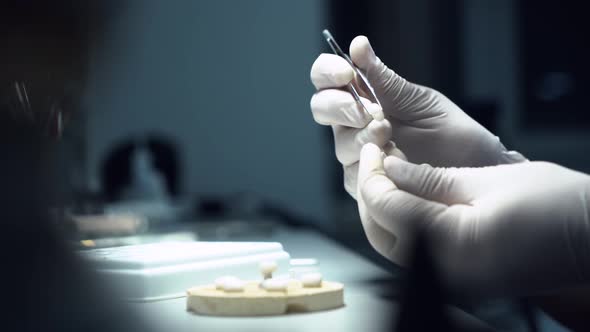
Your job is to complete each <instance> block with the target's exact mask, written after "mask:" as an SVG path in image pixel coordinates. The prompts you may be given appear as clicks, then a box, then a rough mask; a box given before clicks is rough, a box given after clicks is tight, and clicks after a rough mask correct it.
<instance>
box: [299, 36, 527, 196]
mask: <svg viewBox="0 0 590 332" xmlns="http://www.w3.org/2000/svg"><path fill="white" fill-rule="evenodd" d="M350 56H351V58H352V60H353V62H354V63H355V64H356V65H357V67H358V68H359V69H360V70H361V71H363V72H364V73H365V75H366V76H367V79H368V80H369V81H370V83H371V85H372V86H373V88H374V89H375V92H376V94H377V97H378V98H379V100H380V102H381V104H382V106H383V108H384V110H383V111H384V113H385V117H386V119H387V120H388V121H389V123H387V124H386V123H385V122H382V123H381V124H377V123H375V121H371V120H372V118H371V116H370V115H369V114H366V113H365V112H364V111H363V110H362V109H361V108H360V107H359V106H358V105H357V103H355V101H354V99H353V97H352V95H351V94H350V93H348V91H347V90H346V88H345V86H346V85H347V84H348V83H349V82H350V81H351V80H353V78H354V72H353V70H352V68H351V67H350V65H349V64H348V63H347V62H346V61H345V60H344V59H342V58H341V57H339V56H337V55H333V54H321V55H320V56H319V57H318V58H317V59H316V61H315V62H314V64H313V66H312V68H311V75H310V76H311V81H312V82H313V84H314V85H315V87H316V88H317V89H318V90H319V91H318V92H317V93H316V94H314V95H313V97H312V98H311V103H310V104H311V110H312V113H313V116H314V119H315V121H316V122H318V123H319V124H323V125H331V126H333V128H334V138H335V145H336V156H337V157H338V160H339V161H340V162H341V163H342V164H343V166H344V171H345V188H346V189H347V191H348V192H349V193H350V194H351V195H352V196H353V197H354V195H355V193H356V175H357V170H358V165H357V162H358V156H359V152H360V149H361V147H362V145H363V143H367V142H372V143H375V144H377V145H378V146H380V147H384V151H385V153H386V154H388V155H397V156H400V157H402V158H403V154H402V153H401V152H400V150H399V149H401V151H403V153H404V154H405V156H407V159H408V160H409V161H411V162H414V163H428V164H430V165H433V166H441V167H448V166H461V167H465V166H488V165H498V164H505V163H514V162H520V161H524V160H526V159H525V158H524V157H523V156H522V155H520V154H519V153H517V152H514V151H507V150H506V148H505V147H504V146H503V145H502V143H500V140H499V139H498V137H496V136H494V135H493V134H491V133H490V132H489V131H488V130H486V129H485V128H484V127H482V126H481V125H480V124H479V123H477V122H476V121H474V120H473V119H471V118H470V117H469V116H468V115H467V114H465V113H464V112H463V111H462V110H461V109H460V108H459V107H457V105H455V104H454V103H453V102H451V101H450V100H449V99H448V98H446V97H445V96H444V95H442V94H441V93H439V92H438V91H435V90H433V89H430V88H427V87H424V86H421V85H417V84H413V83H410V82H408V81H406V80H405V79H403V78H402V77H400V76H399V75H397V74H396V73H395V72H394V71H392V70H390V69H388V68H387V66H385V64H383V63H382V62H381V60H379V58H378V57H376V56H375V53H374V52H373V49H372V48H371V45H370V44H369V41H368V39H367V38H366V37H364V36H358V37H356V38H355V39H354V40H353V41H352V43H351V44H350ZM363 103H364V104H365V105H366V107H378V105H376V104H373V105H371V103H370V102H369V100H367V99H364V100H363ZM382 127H387V128H382ZM386 135H390V136H388V137H386ZM359 136H360V137H359ZM388 141H393V142H395V144H396V145H397V147H399V149H397V150H396V149H395V145H394V144H393V143H387V142H388ZM385 144H387V145H385Z"/></svg>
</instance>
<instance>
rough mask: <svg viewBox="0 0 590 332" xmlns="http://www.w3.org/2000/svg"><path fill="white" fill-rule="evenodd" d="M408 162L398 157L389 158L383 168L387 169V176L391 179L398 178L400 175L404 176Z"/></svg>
mask: <svg viewBox="0 0 590 332" xmlns="http://www.w3.org/2000/svg"><path fill="white" fill-rule="evenodd" d="M407 164H408V163H407V162H406V161H404V160H402V159H400V158H398V157H396V156H387V157H386V158H385V159H384V160H383V168H384V169H385V174H386V175H387V176H388V177H389V178H393V177H397V176H398V175H400V174H403V173H404V172H405V170H406V168H407Z"/></svg>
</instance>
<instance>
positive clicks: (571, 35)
mask: <svg viewBox="0 0 590 332" xmlns="http://www.w3.org/2000/svg"><path fill="white" fill-rule="evenodd" d="M585 5H586V4H585V3H584V2H581V1H575V0H565V1H559V2H555V1H550V0H522V1H520V8H519V9H520V15H521V17H522V19H521V25H520V29H521V37H520V40H521V41H522V43H521V45H520V48H521V52H522V58H523V61H522V66H523V68H522V73H523V76H524V77H523V85H524V87H523V91H524V109H523V112H522V114H523V115H522V123H523V126H524V127H525V128H527V129H533V130H556V129H569V128H576V129H582V130H583V129H587V128H588V126H589V125H590V112H588V95H587V92H588V90H589V89H590V62H589V61H588V59H590V47H588V45H587V41H588V40H590V32H589V31H590V29H589V28H590V25H589V23H588V18H587V14H586V13H587V10H586V6H585ZM548 21H550V22H551V24H548Z"/></svg>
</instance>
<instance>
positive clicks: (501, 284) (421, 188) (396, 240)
mask: <svg viewBox="0 0 590 332" xmlns="http://www.w3.org/2000/svg"><path fill="white" fill-rule="evenodd" d="M358 179H359V180H358V193H357V195H358V199H357V201H358V205H359V210H360V214H361V219H362V223H363V226H364V229H365V231H366V234H367V237H368V239H369V241H370V242H371V244H372V245H373V246H374V247H375V249H376V250H377V251H379V252H380V253H381V254H382V255H384V256H386V257H387V258H389V259H390V260H392V261H393V262H395V263H399V264H402V265H403V264H405V263H406V259H407V257H408V253H409V250H410V248H411V247H412V243H411V242H412V238H413V235H414V234H415V232H416V231H417V230H419V231H421V232H423V234H425V235H426V237H427V238H428V239H429V240H431V241H432V243H431V248H432V249H433V254H434V257H435V259H436V262H437V263H438V264H439V270H440V272H441V273H442V276H443V279H444V280H445V281H446V282H448V283H449V285H451V288H452V289H454V290H459V291H460V292H476V293H484V294H487V295H519V294H530V293H531V292H535V291H540V290H548V289H551V288H557V287H560V286H566V285H573V284H575V283H580V282H586V281H588V279H589V272H590V219H589V210H588V203H589V202H590V201H589V200H590V196H589V192H590V177H589V176H588V175H586V174H583V173H579V172H575V171H572V170H569V169H567V168H564V167H561V166H558V165H555V164H551V163H547V162H526V163H518V164H512V165H499V166H489V167H482V168H433V167H431V166H428V165H416V164H412V163H408V162H406V161H403V160H401V159H398V158H395V157H387V158H385V160H383V153H382V152H381V151H380V150H379V148H378V147H377V146H375V145H372V144H367V145H366V146H365V147H364V148H363V149H362V151H361V160H360V167H359V174H358Z"/></svg>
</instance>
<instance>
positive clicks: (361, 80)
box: [322, 29, 384, 121]
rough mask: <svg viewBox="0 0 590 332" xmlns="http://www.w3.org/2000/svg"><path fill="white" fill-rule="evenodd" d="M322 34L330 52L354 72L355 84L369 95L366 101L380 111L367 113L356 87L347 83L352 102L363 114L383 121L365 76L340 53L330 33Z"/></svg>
mask: <svg viewBox="0 0 590 332" xmlns="http://www.w3.org/2000/svg"><path fill="white" fill-rule="evenodd" d="M322 34H323V35H324V38H326V41H327V42H328V45H330V48H332V51H333V52H334V54H336V55H338V56H341V57H342V58H344V60H346V61H347V62H348V63H349V64H350V66H351V67H352V69H353V70H354V73H355V75H356V77H357V78H358V79H357V80H356V83H357V84H358V85H359V87H360V88H361V89H363V91H365V92H366V93H368V94H369V96H368V97H369V98H368V99H370V100H371V102H373V103H376V104H377V105H379V108H380V110H378V111H377V110H373V111H372V112H371V111H369V110H368V109H367V107H366V106H365V105H364V104H363V102H362V101H361V97H360V95H359V93H358V91H357V89H356V87H355V86H354V84H353V83H352V82H350V83H348V89H349V90H350V93H351V94H352V96H353V97H354V100H356V102H357V103H359V104H360V105H361V107H362V108H363V109H364V110H365V112H367V113H369V114H371V116H373V118H374V119H375V120H379V121H380V120H383V119H384V115H383V107H381V103H380V102H379V99H377V95H375V90H373V87H372V86H371V84H369V81H368V80H367V78H366V77H365V75H364V74H363V73H362V72H361V71H360V70H359V69H358V68H357V66H355V65H354V63H353V62H352V59H351V58H350V57H349V56H348V54H346V53H344V52H343V51H342V49H341V48H340V46H338V43H337V42H336V40H335V39H334V37H333V36H332V34H331V33H330V31H328V29H324V31H322Z"/></svg>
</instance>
